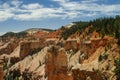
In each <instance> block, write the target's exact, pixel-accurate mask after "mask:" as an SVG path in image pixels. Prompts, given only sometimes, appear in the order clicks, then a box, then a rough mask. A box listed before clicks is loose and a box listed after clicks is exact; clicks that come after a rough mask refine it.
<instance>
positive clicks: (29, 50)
mask: <svg viewBox="0 0 120 80" xmlns="http://www.w3.org/2000/svg"><path fill="white" fill-rule="evenodd" d="M20 45H21V47H20V48H21V49H20V58H21V59H23V58H24V57H26V56H27V55H32V54H34V53H36V52H38V51H40V50H41V48H43V47H44V46H45V44H44V41H40V42H22V43H21V44H20Z"/></svg>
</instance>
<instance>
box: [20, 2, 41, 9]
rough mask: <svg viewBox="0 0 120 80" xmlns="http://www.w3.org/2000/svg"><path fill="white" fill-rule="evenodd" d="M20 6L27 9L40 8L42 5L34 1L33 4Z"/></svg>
mask: <svg viewBox="0 0 120 80" xmlns="http://www.w3.org/2000/svg"><path fill="white" fill-rule="evenodd" d="M22 7H23V8H25V9H28V10H29V9H39V8H42V7H43V5H40V4H38V3H34V4H28V5H23V6H22Z"/></svg>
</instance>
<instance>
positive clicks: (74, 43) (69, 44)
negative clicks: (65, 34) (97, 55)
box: [63, 39, 80, 50]
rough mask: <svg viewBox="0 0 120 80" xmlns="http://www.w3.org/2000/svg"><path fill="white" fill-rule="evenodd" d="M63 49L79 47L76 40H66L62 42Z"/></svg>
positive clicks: (76, 48)
mask: <svg viewBox="0 0 120 80" xmlns="http://www.w3.org/2000/svg"><path fill="white" fill-rule="evenodd" d="M63 45H64V48H65V50H70V49H73V50H78V49H79V46H80V45H79V43H77V40H74V39H73V40H72V39H71V40H68V41H65V42H64V43H63Z"/></svg>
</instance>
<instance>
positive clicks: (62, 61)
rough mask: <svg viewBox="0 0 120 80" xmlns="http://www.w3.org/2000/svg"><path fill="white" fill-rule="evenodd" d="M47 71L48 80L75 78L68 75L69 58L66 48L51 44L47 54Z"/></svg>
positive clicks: (70, 79)
mask: <svg viewBox="0 0 120 80" xmlns="http://www.w3.org/2000/svg"><path fill="white" fill-rule="evenodd" d="M45 70H46V71H45V73H46V75H47V76H48V80H73V79H72V77H71V76H69V75H68V73H67V72H68V60H67V55H66V51H65V49H64V48H59V47H56V46H51V47H50V49H49V50H48V53H47V56H46V67H45Z"/></svg>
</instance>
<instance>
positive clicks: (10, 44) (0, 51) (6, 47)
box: [0, 41, 19, 55]
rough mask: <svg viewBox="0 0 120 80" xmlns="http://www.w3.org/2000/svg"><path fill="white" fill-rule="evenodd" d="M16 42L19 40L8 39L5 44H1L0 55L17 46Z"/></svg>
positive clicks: (8, 52) (9, 51)
mask: <svg viewBox="0 0 120 80" xmlns="http://www.w3.org/2000/svg"><path fill="white" fill-rule="evenodd" d="M18 44H19V41H10V42H8V43H7V44H5V45H3V46H2V47H1V48H0V55H2V54H10V53H12V52H13V51H14V49H15V48H16V47H17V46H18Z"/></svg>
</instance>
